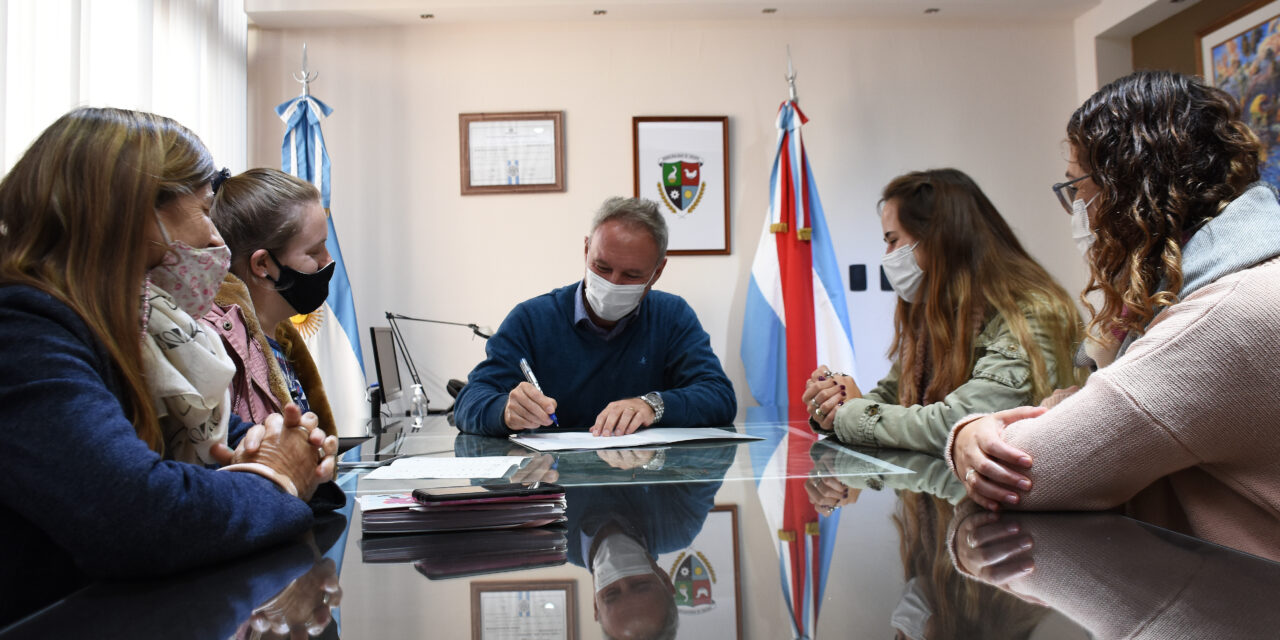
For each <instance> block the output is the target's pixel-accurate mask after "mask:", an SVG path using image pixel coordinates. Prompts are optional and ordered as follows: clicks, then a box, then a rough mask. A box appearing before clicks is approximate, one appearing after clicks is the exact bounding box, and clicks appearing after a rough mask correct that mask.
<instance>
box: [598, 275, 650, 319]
mask: <svg viewBox="0 0 1280 640" xmlns="http://www.w3.org/2000/svg"><path fill="white" fill-rule="evenodd" d="M654 273H655V274H656V273H657V270H656V269H655V270H654ZM650 282H653V276H652V275H651V276H649V281H648V282H645V283H644V284H614V283H612V282H609V281H608V280H605V279H604V278H602V277H600V276H599V274H597V273H596V272H594V271H592V270H591V268H590V267H588V268H587V287H586V289H587V303H588V304H590V305H591V310H592V311H594V312H595V314H596V315H597V316H599V317H600V319H601V320H604V321H605V322H616V321H618V320H620V319H622V316H625V315H627V314H628V313H631V312H632V310H634V309H635V308H636V307H638V306H640V300H642V299H643V298H644V293H645V289H646V288H647V287H648V286H649V283H650Z"/></svg>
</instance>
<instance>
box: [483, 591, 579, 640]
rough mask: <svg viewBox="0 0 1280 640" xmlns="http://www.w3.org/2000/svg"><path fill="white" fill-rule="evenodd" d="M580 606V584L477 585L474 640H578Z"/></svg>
mask: <svg viewBox="0 0 1280 640" xmlns="http://www.w3.org/2000/svg"><path fill="white" fill-rule="evenodd" d="M548 604H550V605H552V606H550V607H548V606H547V605H548ZM577 605H578V583H577V581H576V580H503V581H483V580H480V581H475V582H472V583H471V640H516V639H517V638H537V639H538V640H577V638H578V612H577Z"/></svg>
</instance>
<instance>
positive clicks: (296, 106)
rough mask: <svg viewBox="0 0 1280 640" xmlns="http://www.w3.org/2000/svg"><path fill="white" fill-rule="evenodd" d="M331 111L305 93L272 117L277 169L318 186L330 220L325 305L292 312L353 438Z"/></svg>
mask: <svg viewBox="0 0 1280 640" xmlns="http://www.w3.org/2000/svg"><path fill="white" fill-rule="evenodd" d="M332 112H333V109H331V108H329V106H328V105H326V104H325V103H323V102H321V101H319V100H317V99H315V98H314V97H312V96H311V95H309V94H306V93H304V94H303V95H301V96H299V97H297V98H294V99H292V100H289V101H287V102H284V103H283V104H281V105H280V106H278V107H276V115H278V116H280V119H281V120H283V121H284V122H285V129H286V131H285V135H284V144H283V145H282V146H281V147H280V168H281V170H283V171H284V172H285V173H291V174H293V175H295V176H298V177H299V178H302V179H303V180H306V181H308V182H310V183H312V184H314V185H316V188H317V189H319V190H320V204H321V205H323V206H324V212H325V215H326V217H327V218H328V223H329V239H328V240H327V241H326V242H325V248H327V249H328V250H329V255H330V256H331V257H332V258H333V260H334V262H336V263H337V266H336V267H334V273H333V279H332V280H330V281H329V297H328V299H326V300H325V303H324V305H323V306H321V307H320V308H319V309H317V310H316V311H313V312H312V313H309V314H307V315H305V316H294V318H293V322H294V324H295V325H297V328H298V331H299V332H301V333H302V335H303V336H304V337H305V338H306V341H307V348H308V349H309V350H310V351H311V357H312V358H313V359H315V362H316V367H317V368H319V370H320V377H321V379H322V380H324V389H325V393H326V394H327V395H328V396H329V404H330V406H331V408H332V409H333V417H334V421H335V422H336V423H337V426H338V435H343V436H353V435H362V434H363V432H364V427H365V422H366V420H367V418H368V415H369V409H368V402H367V401H366V400H365V377H364V356H363V354H362V353H361V350H360V329H359V325H358V324H357V323H356V306H355V301H354V300H353V299H352V297H351V280H349V279H348V278H347V267H346V263H344V262H343V260H342V249H341V248H339V246H338V233H337V231H336V230H335V229H334V228H333V216H332V214H330V212H329V188H330V182H329V151H328V150H327V149H325V146H324V133H323V132H321V130H320V121H321V120H323V119H324V118H325V117H327V116H328V115H329V114H330V113H332Z"/></svg>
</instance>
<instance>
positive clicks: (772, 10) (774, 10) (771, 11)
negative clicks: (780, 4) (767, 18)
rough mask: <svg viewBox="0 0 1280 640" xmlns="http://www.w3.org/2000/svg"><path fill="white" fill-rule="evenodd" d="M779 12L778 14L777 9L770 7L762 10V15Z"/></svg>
mask: <svg viewBox="0 0 1280 640" xmlns="http://www.w3.org/2000/svg"><path fill="white" fill-rule="evenodd" d="M777 12H778V9H777V8H776V7H769V8H767V9H761V10H760V13H777Z"/></svg>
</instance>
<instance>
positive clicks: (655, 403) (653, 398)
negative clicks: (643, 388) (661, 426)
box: [640, 391, 663, 424]
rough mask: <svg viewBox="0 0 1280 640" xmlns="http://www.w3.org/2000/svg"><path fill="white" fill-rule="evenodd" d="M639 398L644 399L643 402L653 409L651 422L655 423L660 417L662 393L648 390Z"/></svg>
mask: <svg viewBox="0 0 1280 640" xmlns="http://www.w3.org/2000/svg"><path fill="white" fill-rule="evenodd" d="M640 399H641V400H644V403H645V404H647V405H649V408H650V409H653V424H657V423H658V421H659V420H661V419H662V410H663V405H662V394H660V393H658V392H657V391H650V392H649V393H646V394H644V395H642V396H640Z"/></svg>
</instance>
